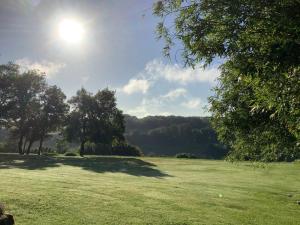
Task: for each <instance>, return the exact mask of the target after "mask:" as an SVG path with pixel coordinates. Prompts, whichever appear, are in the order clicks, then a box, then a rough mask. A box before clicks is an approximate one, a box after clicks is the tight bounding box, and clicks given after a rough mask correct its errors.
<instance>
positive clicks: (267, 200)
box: [0, 154, 300, 225]
mask: <svg viewBox="0 0 300 225" xmlns="http://www.w3.org/2000/svg"><path fill="white" fill-rule="evenodd" d="M297 200H300V163H299V162H298V163H297V162H295V163H274V164H267V165H263V167H258V166H254V165H252V164H251V163H238V164H232V163H229V162H224V161H210V160H185V159H175V158H174V159H173V158H126V157H86V158H79V157H78V158H76V157H73V158H70V157H55V158H51V157H38V156H18V155H7V154H0V202H1V201H2V202H4V203H6V205H7V208H8V211H9V212H10V213H12V214H13V215H14V217H15V219H16V225H57V224H59V225H64V224H68V225H93V224H97V225H103V224H116V225H123V224H124V225H125V224H126V225H127V224H148V225H150V224H158V225H167V224H168V225H171V224H172V225H183V224H188V225H189V224H208V225H212V224H227V225H229V224H232V225H242V224H245V225H251V224H258V225H268V224H278V225H284V224H287V225H293V224H294V225H299V224H300V205H298V204H297Z"/></svg>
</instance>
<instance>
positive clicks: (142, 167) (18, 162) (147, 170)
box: [0, 154, 169, 178]
mask: <svg viewBox="0 0 300 225" xmlns="http://www.w3.org/2000/svg"><path fill="white" fill-rule="evenodd" d="M62 165H68V166H74V167H80V168H82V169H84V170H88V171H92V172H96V173H105V172H112V173H126V174H129V175H133V176H145V177H156V178H162V177H168V176H169V175H168V174H166V173H164V172H162V171H160V170H159V169H157V168H155V167H156V165H155V164H153V163H150V162H147V161H144V160H142V159H138V158H133V157H114V156H111V157H109V156H104V157H101V156H91V157H85V158H79V157H47V156H37V155H29V156H22V155H17V154H0V169H13V168H19V169H27V170H44V169H47V168H53V167H60V166H62Z"/></svg>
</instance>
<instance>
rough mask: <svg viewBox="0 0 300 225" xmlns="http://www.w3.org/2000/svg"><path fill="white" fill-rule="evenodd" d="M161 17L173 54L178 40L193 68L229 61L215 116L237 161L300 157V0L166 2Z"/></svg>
mask: <svg viewBox="0 0 300 225" xmlns="http://www.w3.org/2000/svg"><path fill="white" fill-rule="evenodd" d="M154 14H156V15H157V16H159V17H161V18H162V19H161V22H160V23H159V24H158V26H157V33H158V36H159V37H160V38H164V39H165V41H166V42H165V43H166V46H165V48H164V53H165V54H166V55H169V54H170V49H171V47H172V45H173V44H174V40H175V39H178V40H180V41H181V43H182V44H183V47H184V48H183V51H182V56H183V59H184V61H185V63H186V65H189V66H195V65H196V64H197V63H204V65H209V64H210V63H211V62H212V61H213V60H214V59H220V58H221V59H222V60H223V61H224V63H223V65H222V66H221V67H220V69H221V72H222V73H221V77H220V78H219V85H218V86H217V87H216V88H215V95H214V96H212V97H211V98H210V103H211V108H210V110H211V112H212V116H213V119H212V122H213V126H214V128H215V129H216V131H217V133H218V137H219V139H220V140H221V141H222V142H223V143H225V144H227V145H228V146H229V147H230V148H231V157H232V158H234V159H249V160H263V161H275V160H293V159H296V158H298V157H299V154H300V143H299V142H300V71H299V70H300V66H299V65H300V64H299V62H300V54H299V52H300V26H299V21H300V2H299V1H294V0H286V1H274V0H265V1H260V0H254V1H253V0H237V1H229V0H227V1H218V0H184V1H182V0H179V1H178V0H164V1H158V2H156V3H155V5H154ZM168 20H173V23H172V26H171V27H168V23H167V22H166V21H168Z"/></svg>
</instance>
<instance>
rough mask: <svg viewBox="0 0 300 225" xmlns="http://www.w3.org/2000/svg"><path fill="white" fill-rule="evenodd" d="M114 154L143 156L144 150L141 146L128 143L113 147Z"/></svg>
mask: <svg viewBox="0 0 300 225" xmlns="http://www.w3.org/2000/svg"><path fill="white" fill-rule="evenodd" d="M112 154H113V155H121V156H143V152H142V150H141V149H140V148H139V147H137V146H133V145H130V144H127V143H122V144H118V145H116V146H114V147H113V148H112Z"/></svg>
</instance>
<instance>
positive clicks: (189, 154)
mask: <svg viewBox="0 0 300 225" xmlns="http://www.w3.org/2000/svg"><path fill="white" fill-rule="evenodd" d="M175 157H176V158H182V159H183V158H184V159H197V156H196V155H194V154H191V153H178V154H176V155H175Z"/></svg>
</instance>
